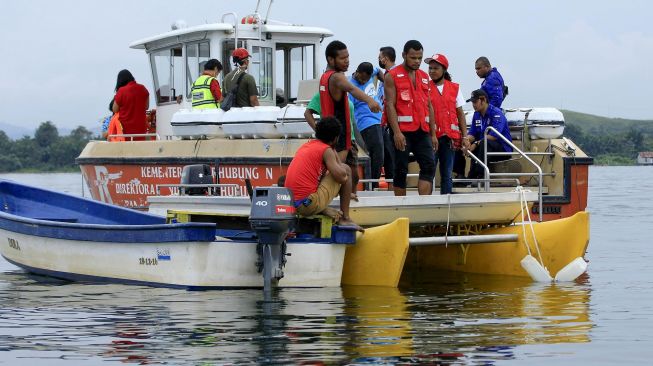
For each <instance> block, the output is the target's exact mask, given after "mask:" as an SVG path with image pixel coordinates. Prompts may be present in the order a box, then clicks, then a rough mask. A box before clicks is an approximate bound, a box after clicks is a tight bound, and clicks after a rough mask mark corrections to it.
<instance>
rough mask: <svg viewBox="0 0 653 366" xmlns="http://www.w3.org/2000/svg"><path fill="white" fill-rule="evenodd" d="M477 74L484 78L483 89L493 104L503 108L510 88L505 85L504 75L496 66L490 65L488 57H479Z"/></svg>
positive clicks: (476, 65) (476, 67)
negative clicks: (502, 104) (502, 105)
mask: <svg viewBox="0 0 653 366" xmlns="http://www.w3.org/2000/svg"><path fill="white" fill-rule="evenodd" d="M474 68H475V69H476V75H478V77H479V78H481V79H484V80H483V82H482V83H481V89H483V90H484V91H485V93H487V95H488V96H489V98H490V99H489V100H488V101H489V102H490V104H491V105H493V106H495V107H497V108H501V103H503V100H504V99H506V95H507V94H508V93H507V91H508V89H507V88H506V87H505V83H504V82H503V77H502V76H501V74H499V71H497V68H496V67H492V65H490V60H488V58H487V57H479V58H478V60H476V64H475V65H474Z"/></svg>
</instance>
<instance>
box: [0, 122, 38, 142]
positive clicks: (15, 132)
mask: <svg viewBox="0 0 653 366" xmlns="http://www.w3.org/2000/svg"><path fill="white" fill-rule="evenodd" d="M0 130H2V131H4V132H5V134H7V137H9V138H10V139H12V140H17V139H20V138H22V137H23V136H34V131H35V130H36V129H35V128H26V127H19V126H14V125H12V124H10V123H5V122H0Z"/></svg>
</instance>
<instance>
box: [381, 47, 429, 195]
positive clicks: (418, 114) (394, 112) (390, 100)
mask: <svg viewBox="0 0 653 366" xmlns="http://www.w3.org/2000/svg"><path fill="white" fill-rule="evenodd" d="M401 55H402V57H403V59H404V63H403V64H401V65H399V66H397V67H395V68H393V69H392V70H390V71H389V72H388V73H387V75H386V76H385V82H384V88H385V98H386V112H387V116H388V124H389V125H390V128H391V129H392V131H391V132H392V135H393V141H394V145H395V172H394V173H395V174H394V191H395V196H405V195H406V175H407V174H408V162H409V157H410V153H411V152H412V153H413V156H414V157H415V159H416V160H417V163H418V164H419V181H418V183H417V191H418V193H419V194H420V195H427V194H431V192H432V190H433V178H434V176H435V157H434V154H433V151H434V149H436V150H437V147H438V140H437V138H436V136H435V132H436V128H435V118H434V115H433V106H432V105H431V100H430V99H429V92H430V83H429V80H430V78H429V76H428V75H427V74H426V73H425V72H424V71H422V70H420V69H419V67H420V65H421V63H422V58H423V56H424V47H422V44H421V43H420V42H419V41H416V40H410V41H408V42H406V44H405V45H404V50H403V52H402V54H401Z"/></svg>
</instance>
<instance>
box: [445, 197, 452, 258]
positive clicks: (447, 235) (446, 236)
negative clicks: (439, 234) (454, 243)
mask: <svg viewBox="0 0 653 366" xmlns="http://www.w3.org/2000/svg"><path fill="white" fill-rule="evenodd" d="M450 215H451V193H447V228H446V231H445V232H444V247H445V248H446V247H448V246H449V218H450Z"/></svg>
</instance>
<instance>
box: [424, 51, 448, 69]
mask: <svg viewBox="0 0 653 366" xmlns="http://www.w3.org/2000/svg"><path fill="white" fill-rule="evenodd" d="M431 61H435V62H437V63H439V64H440V65H442V66H444V68H445V69H448V68H449V60H447V57H446V56H445V55H443V54H440V53H436V54H435V55H433V56H431V57H429V58H427V59H425V60H424V63H426V64H430V63H431Z"/></svg>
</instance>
